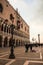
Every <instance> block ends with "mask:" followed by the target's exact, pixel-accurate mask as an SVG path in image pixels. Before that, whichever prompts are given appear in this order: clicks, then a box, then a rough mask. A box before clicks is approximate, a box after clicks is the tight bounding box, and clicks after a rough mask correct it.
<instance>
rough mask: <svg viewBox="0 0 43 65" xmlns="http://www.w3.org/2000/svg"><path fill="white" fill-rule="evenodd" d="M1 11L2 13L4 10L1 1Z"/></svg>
mask: <svg viewBox="0 0 43 65" xmlns="http://www.w3.org/2000/svg"><path fill="white" fill-rule="evenodd" d="M0 12H1V13H2V12H3V6H2V4H1V3H0Z"/></svg>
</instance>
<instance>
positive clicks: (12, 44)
mask: <svg viewBox="0 0 43 65" xmlns="http://www.w3.org/2000/svg"><path fill="white" fill-rule="evenodd" d="M10 20H11V21H12V24H11V26H10V28H11V34H12V41H11V50H10V52H11V53H10V56H9V58H10V59H14V58H15V55H14V43H13V34H14V28H15V26H14V25H13V22H14V17H13V15H12V14H10Z"/></svg>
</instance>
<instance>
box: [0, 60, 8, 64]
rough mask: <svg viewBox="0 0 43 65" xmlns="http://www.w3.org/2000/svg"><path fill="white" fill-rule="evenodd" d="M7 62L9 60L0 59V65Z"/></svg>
mask: <svg viewBox="0 0 43 65" xmlns="http://www.w3.org/2000/svg"><path fill="white" fill-rule="evenodd" d="M8 62H9V60H3V59H0V65H5V64H6V63H8Z"/></svg>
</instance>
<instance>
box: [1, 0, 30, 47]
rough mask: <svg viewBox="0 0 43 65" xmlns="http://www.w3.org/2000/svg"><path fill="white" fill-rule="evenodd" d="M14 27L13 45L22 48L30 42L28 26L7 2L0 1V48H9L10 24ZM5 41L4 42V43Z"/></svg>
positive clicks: (4, 0)
mask: <svg viewBox="0 0 43 65" xmlns="http://www.w3.org/2000/svg"><path fill="white" fill-rule="evenodd" d="M12 22H13V25H14V27H15V28H14V34H13V39H14V45H15V46H22V45H24V44H25V43H29V42H30V32H29V26H28V24H27V23H26V22H25V21H24V20H23V18H22V17H21V15H20V14H19V13H18V11H17V10H15V9H14V8H13V7H12V6H11V5H10V4H9V2H8V1H7V0H0V42H1V37H2V43H0V46H2V47H3V46H10V45H11V44H10V41H11V24H12ZM5 40H6V41H5Z"/></svg>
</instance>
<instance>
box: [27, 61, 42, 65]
mask: <svg viewBox="0 0 43 65" xmlns="http://www.w3.org/2000/svg"><path fill="white" fill-rule="evenodd" d="M28 65H43V63H32V62H30V63H29V64H28Z"/></svg>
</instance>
